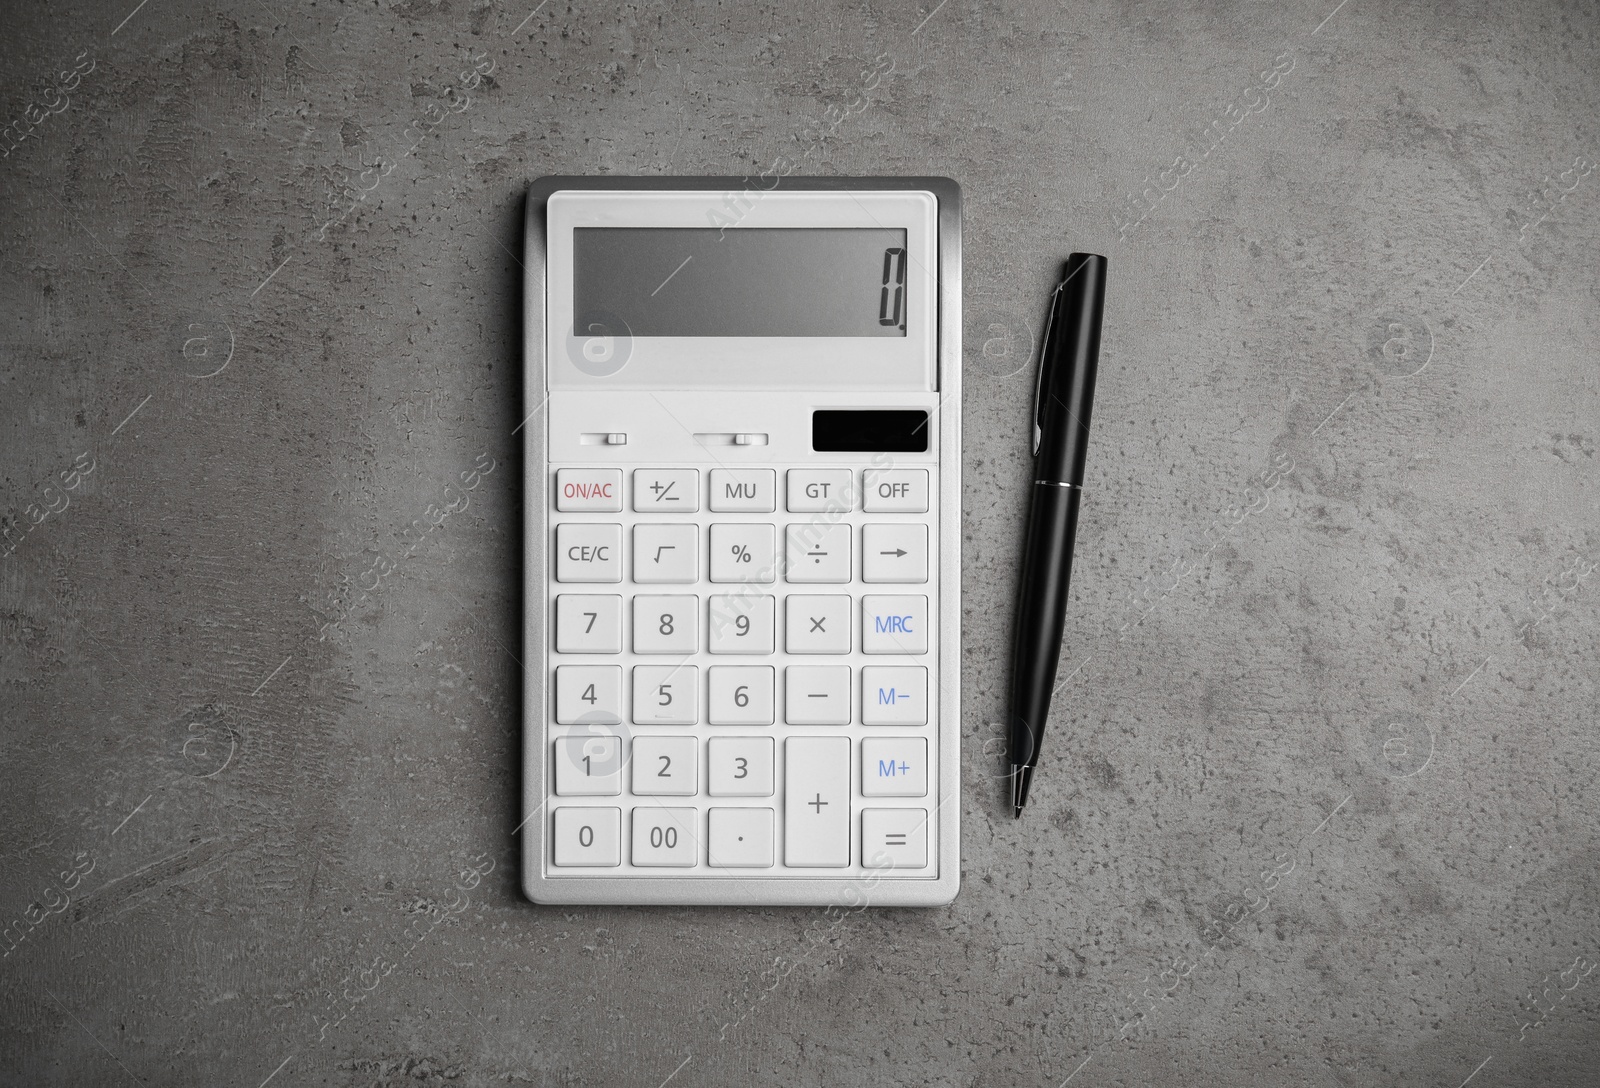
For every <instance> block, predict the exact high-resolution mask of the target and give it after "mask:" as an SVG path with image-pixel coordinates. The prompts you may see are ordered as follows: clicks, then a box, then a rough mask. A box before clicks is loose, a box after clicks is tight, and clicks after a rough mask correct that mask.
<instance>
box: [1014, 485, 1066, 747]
mask: <svg viewBox="0 0 1600 1088" xmlns="http://www.w3.org/2000/svg"><path fill="white" fill-rule="evenodd" d="M1032 492H1033V494H1032V499H1033V502H1032V504H1031V508H1030V510H1029V511H1028V533H1027V536H1026V537H1024V538H1023V545H1022V584H1021V586H1020V588H1019V595H1018V599H1017V633H1016V646H1015V648H1014V650H1013V652H1012V662H1011V736H1010V749H1011V750H1010V753H1009V755H1010V759H1011V762H1012V764H1013V765H1018V766H1027V767H1032V766H1033V764H1034V762H1035V761H1036V760H1037V759H1038V757H1039V738H1040V737H1041V736H1043V734H1044V723H1045V719H1046V718H1047V717H1049V715H1050V696H1051V693H1052V691H1053V689H1054V688H1055V684H1056V663H1057V661H1058V660H1059V658H1060V657H1061V632H1062V630H1063V629H1064V628H1065V626H1066V622H1067V591H1068V589H1069V584H1070V581H1071V575H1072V543H1073V537H1074V536H1075V535H1076V533H1077V528H1078V497H1079V495H1080V494H1081V492H1080V491H1079V489H1078V488H1076V487H1066V486H1063V485H1061V484H1059V483H1052V482H1046V481H1037V482H1035V483H1034V485H1033V488H1032Z"/></svg>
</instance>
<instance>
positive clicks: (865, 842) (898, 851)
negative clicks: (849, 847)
mask: <svg viewBox="0 0 1600 1088" xmlns="http://www.w3.org/2000/svg"><path fill="white" fill-rule="evenodd" d="M861 864H862V865H864V866H867V867H868V868H872V869H880V870H881V869H884V868H893V869H926V868H927V867H928V810H927V809H922V808H868V809H862V810H861Z"/></svg>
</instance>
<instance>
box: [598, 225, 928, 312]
mask: <svg viewBox="0 0 1600 1088" xmlns="http://www.w3.org/2000/svg"><path fill="white" fill-rule="evenodd" d="M906 265H907V250H906V231H905V230H904V229H903V228H902V229H867V228H833V227H782V228H743V229H741V228H726V229H718V228H709V227H576V228H574V230H573V232H572V308H573V315H572V316H573V328H574V329H577V330H581V329H584V328H586V327H588V325H589V324H591V323H595V322H598V323H600V324H604V325H606V326H607V327H614V325H615V324H616V323H619V322H620V324H621V325H622V326H623V327H624V328H626V330H627V332H628V333H629V334H631V335H633V336H901V337H903V336H905V335H906V309H907V306H908V302H909V298H910V294H911V292H909V291H907V289H906V287H907V282H906V281H907V278H908V269H907V267H906Z"/></svg>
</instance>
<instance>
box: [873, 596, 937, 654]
mask: <svg viewBox="0 0 1600 1088" xmlns="http://www.w3.org/2000/svg"><path fill="white" fill-rule="evenodd" d="M861 652H862V653H864V654H925V653H927V652H928V598H926V597H923V596H921V595H920V594H919V595H915V596H913V595H911V594H905V595H900V594H887V593H885V594H870V593H869V594H867V595H866V596H865V597H862V598H861Z"/></svg>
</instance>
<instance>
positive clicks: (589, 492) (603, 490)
mask: <svg viewBox="0 0 1600 1088" xmlns="http://www.w3.org/2000/svg"><path fill="white" fill-rule="evenodd" d="M556 509H557V510H560V511H562V512H563V513H570V512H573V511H579V510H594V511H603V512H606V513H615V512H616V511H618V510H621V509H622V470H621V469H620V468H564V469H560V470H558V471H557V472H556Z"/></svg>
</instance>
